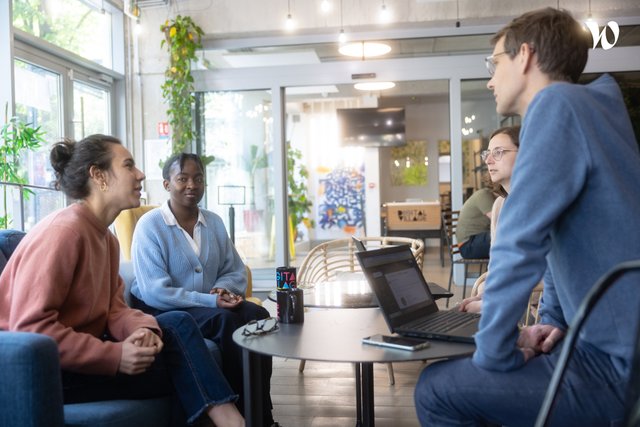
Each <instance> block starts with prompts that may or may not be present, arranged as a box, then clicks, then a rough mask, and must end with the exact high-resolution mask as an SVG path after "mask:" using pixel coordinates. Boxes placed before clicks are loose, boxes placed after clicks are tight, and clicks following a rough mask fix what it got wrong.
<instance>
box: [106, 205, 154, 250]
mask: <svg viewBox="0 0 640 427" xmlns="http://www.w3.org/2000/svg"><path fill="white" fill-rule="evenodd" d="M157 207H158V206H155V205H142V206H139V207H137V208H132V209H126V210H124V211H122V212H120V215H118V216H117V217H116V220H115V221H114V222H113V226H114V228H115V230H116V233H115V234H116V237H117V238H118V241H119V242H120V253H121V255H122V258H123V259H124V260H125V261H130V260H131V242H132V241H133V230H134V229H135V228H136V224H137V223H138V220H139V219H140V218H141V217H142V215H144V214H146V213H147V212H149V211H150V210H152V209H155V208H157Z"/></svg>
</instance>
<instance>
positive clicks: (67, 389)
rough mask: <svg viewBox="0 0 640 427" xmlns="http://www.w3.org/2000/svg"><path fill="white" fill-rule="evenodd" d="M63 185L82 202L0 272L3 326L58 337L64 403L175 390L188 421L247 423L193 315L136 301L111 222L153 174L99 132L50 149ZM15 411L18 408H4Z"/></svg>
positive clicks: (37, 231)
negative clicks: (157, 311)
mask: <svg viewBox="0 0 640 427" xmlns="http://www.w3.org/2000/svg"><path fill="white" fill-rule="evenodd" d="M51 165H52V166H53V169H54V170H55V173H56V182H55V184H56V188H58V189H62V190H63V191H64V193H65V194H66V195H67V196H68V197H69V198H70V199H75V200H77V202H76V203H73V204H72V205H70V206H69V207H67V208H64V209H62V210H59V211H56V212H54V213H52V214H50V215H48V216H47V217H45V218H44V219H42V220H41V221H40V222H39V223H38V224H37V225H36V226H35V227H34V228H33V229H32V230H31V231H29V233H27V235H26V236H25V238H24V239H23V240H22V241H21V243H20V244H19V245H18V247H17V248H16V251H15V253H14V254H13V255H12V256H11V258H10V259H9V261H8V263H7V265H6V267H5V268H4V270H3V272H2V275H1V276H0V330H2V329H4V330H10V331H24V332H36V333H41V334H45V335H48V336H50V337H51V338H53V339H54V340H55V341H56V343H57V345H58V349H59V353H60V366H61V369H62V375H61V376H62V388H63V390H62V391H63V398H64V402H65V403H80V402H93V401H100V400H113V399H146V398H152V397H159V396H168V395H176V396H177V398H178V399H179V401H180V403H181V405H182V409H183V410H184V413H185V414H183V415H186V419H185V421H188V422H189V423H193V422H196V421H199V420H200V419H201V418H204V417H208V418H209V419H210V420H211V421H213V422H214V423H215V425H216V426H229V427H240V426H244V420H243V418H242V415H241V414H240V412H239V411H238V410H237V408H236V406H235V405H234V404H233V402H234V401H235V400H236V399H237V395H236V394H235V393H234V391H233V390H232V389H231V387H230V386H229V384H228V383H227V381H226V380H225V377H224V375H223V374H222V372H221V371H220V368H219V367H218V365H217V364H216V362H215V361H214V359H213V358H212V357H211V354H210V353H209V352H208V350H207V348H206V346H205V344H204V340H203V338H202V335H201V334H200V331H199V330H198V327H197V325H196V324H195V322H194V321H193V318H191V316H188V315H186V314H185V313H178V312H174V313H166V314H164V315H162V316H158V317H157V318H156V319H154V318H153V317H152V316H149V315H146V314H144V313H142V312H140V311H139V310H134V309H132V308H129V307H128V306H127V305H126V303H125V301H124V294H123V293H124V284H123V282H122V279H121V278H120V276H119V275H118V269H119V260H120V251H119V246H118V241H117V240H116V237H115V236H114V235H113V234H112V233H111V232H109V229H108V227H109V225H110V224H111V223H112V222H113V220H114V219H115V218H116V216H118V214H119V213H120V212H121V211H122V210H123V209H129V208H133V207H137V206H139V205H140V190H141V188H142V186H141V182H142V180H144V178H145V176H144V174H143V173H142V172H141V171H140V170H139V169H138V168H136V165H135V162H134V160H133V158H132V157H131V154H130V153H129V151H128V150H127V149H126V148H125V147H123V146H122V144H121V143H120V141H119V140H118V139H117V138H114V137H111V136H106V135H91V136H88V137H86V138H84V139H83V140H81V141H79V142H73V141H68V140H66V141H63V142H60V143H58V144H55V145H54V146H53V148H52V150H51ZM4 409H5V410H10V408H4Z"/></svg>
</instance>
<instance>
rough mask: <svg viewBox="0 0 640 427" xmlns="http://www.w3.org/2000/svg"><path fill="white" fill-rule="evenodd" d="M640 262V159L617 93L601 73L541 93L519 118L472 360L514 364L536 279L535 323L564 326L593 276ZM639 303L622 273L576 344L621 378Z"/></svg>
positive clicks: (639, 289)
mask: <svg viewBox="0 0 640 427" xmlns="http://www.w3.org/2000/svg"><path fill="white" fill-rule="evenodd" d="M639 258H640V154H639V152H638V145H637V142H636V140H635V137H634V134H633V129H632V127H631V123H630V121H629V115H628V113H627V111H626V108H625V106H624V102H623V99H622V95H621V93H620V89H619V88H618V86H617V84H616V82H615V81H614V80H613V78H612V77H611V76H609V75H604V76H602V77H600V78H598V79H597V80H596V81H594V82H592V83H591V84H589V85H575V84H569V83H554V84H552V85H550V86H548V87H546V88H545V89H543V90H541V91H540V92H539V93H538V94H536V96H535V97H534V99H533V100H532V102H531V104H530V105H529V107H528V109H527V112H526V115H525V117H524V119H523V123H522V129H521V133H520V150H519V153H518V157H517V159H516V164H515V167H514V172H513V176H512V180H511V192H510V193H509V197H507V200H506V202H505V204H504V208H503V209H502V212H501V215H500V227H499V230H498V232H497V236H496V240H495V242H493V245H492V248H491V261H490V265H489V271H491V274H490V275H489V277H488V279H487V283H486V287H485V293H484V296H483V308H482V312H483V314H482V318H481V321H480V331H479V332H478V334H477V335H476V344H477V350H476V352H475V354H474V356H473V360H474V362H475V363H476V364H477V365H479V366H481V367H483V368H486V369H490V370H497V371H509V370H513V369H516V368H518V367H520V366H522V365H523V363H524V359H523V356H522V354H521V352H520V351H519V350H518V349H517V347H516V340H517V338H518V328H517V322H518V320H519V319H520V317H521V316H522V313H523V312H524V309H525V307H526V304H527V300H528V298H529V293H530V292H531V289H533V287H534V286H535V285H536V283H538V281H539V280H540V279H541V278H542V276H543V274H544V285H545V288H544V297H543V302H542V307H541V318H542V320H541V321H542V323H544V324H551V325H555V326H557V327H560V328H562V329H566V328H567V325H569V324H570V323H571V321H572V319H573V317H574V315H575V313H576V311H577V308H578V306H579V305H580V303H581V301H582V300H583V298H584V296H585V295H586V293H587V292H588V291H589V289H590V288H591V287H592V286H593V284H594V283H595V282H596V281H597V279H598V278H599V277H600V276H602V275H603V274H604V273H605V272H607V271H608V270H609V269H611V268H612V267H614V266H615V265H617V264H618V263H620V262H623V261H628V260H631V259H639ZM547 266H548V270H547ZM545 270H547V273H546V274H545ZM639 307H640V275H638V274H629V275H627V276H626V277H625V278H624V279H622V280H620V281H619V283H617V284H616V285H614V286H613V287H612V288H611V289H610V290H609V291H608V292H607V293H606V294H605V296H604V297H603V298H601V300H600V302H599V303H598V304H597V305H596V308H595V309H594V311H593V312H592V313H591V316H590V317H589V320H588V321H587V323H586V324H585V325H584V326H583V329H582V332H581V334H580V338H579V341H578V345H581V346H584V347H585V348H593V349H594V351H601V352H603V353H605V354H608V355H609V356H610V357H611V359H612V362H613V363H614V365H615V366H616V367H617V368H618V370H619V372H620V373H622V374H624V373H626V372H628V368H629V366H630V364H631V360H632V355H633V347H634V343H635V338H636V336H637V324H638V314H637V313H638V311H639V310H638V309H639Z"/></svg>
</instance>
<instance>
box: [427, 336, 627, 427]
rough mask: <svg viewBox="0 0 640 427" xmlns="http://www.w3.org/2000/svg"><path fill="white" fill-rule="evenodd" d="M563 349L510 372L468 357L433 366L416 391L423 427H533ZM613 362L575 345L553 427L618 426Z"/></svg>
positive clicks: (619, 401) (622, 387)
mask: <svg viewBox="0 0 640 427" xmlns="http://www.w3.org/2000/svg"><path fill="white" fill-rule="evenodd" d="M561 347H562V346H561V344H558V345H557V346H556V348H555V349H554V351H553V352H552V353H551V354H545V355H540V356H538V357H535V358H533V359H531V360H529V362H527V363H526V364H525V365H524V366H523V367H522V368H520V369H517V370H514V371H510V372H497V371H487V370H485V369H482V368H479V367H477V366H476V365H475V364H474V363H473V362H472V360H471V358H465V359H457V360H451V361H445V362H439V363H434V364H433V365H431V366H429V367H427V368H425V369H424V371H423V372H422V374H421V375H420V379H419V381H418V384H417V385H416V390H415V403H416V412H417V413H418V419H419V420H420V425H422V426H430V427H431V426H482V425H488V424H497V425H503V426H531V425H533V424H534V423H535V420H536V417H537V415H538V411H539V410H540V407H541V406H542V401H543V400H544V396H545V393H546V391H547V387H548V386H549V382H550V380H551V375H552V373H553V369H554V367H555V365H556V363H557V360H558V358H559V356H560V349H561ZM624 377H625V376H624V375H621V374H620V373H619V372H618V370H617V369H616V368H615V367H614V365H613V363H612V360H611V358H610V357H609V356H608V355H606V354H604V353H601V352H600V351H598V350H596V349H594V348H593V347H591V346H588V345H586V344H584V343H579V344H578V345H577V347H576V349H575V350H574V353H573V356H572V358H571V360H570V362H569V366H568V368H567V371H566V373H565V377H564V380H563V383H562V385H561V387H560V392H559V394H558V397H557V399H556V404H555V406H554V408H553V410H552V412H551V418H550V421H551V424H550V425H553V426H563V427H565V426H580V427H587V426H615V425H622V422H623V418H624V399H625V392H626V386H627V379H625V378H624Z"/></svg>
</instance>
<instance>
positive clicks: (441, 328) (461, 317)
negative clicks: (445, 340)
mask: <svg viewBox="0 0 640 427" xmlns="http://www.w3.org/2000/svg"><path fill="white" fill-rule="evenodd" d="M479 317H480V315H479V314H476V313H464V312H461V311H454V310H449V311H439V312H437V313H434V314H433V315H432V316H429V318H428V319H424V320H421V321H419V322H416V323H415V324H412V325H407V327H406V329H409V330H414V331H415V330H417V331H425V332H448V331H452V330H454V329H456V328H459V327H460V326H465V325H467V324H469V323H472V322H474V321H475V320H476V319H478V318H479Z"/></svg>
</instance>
